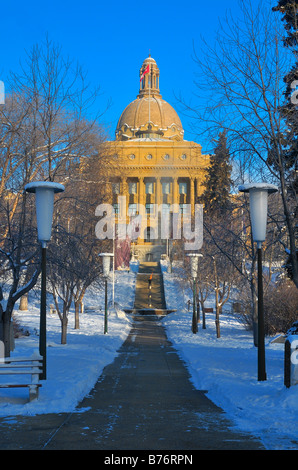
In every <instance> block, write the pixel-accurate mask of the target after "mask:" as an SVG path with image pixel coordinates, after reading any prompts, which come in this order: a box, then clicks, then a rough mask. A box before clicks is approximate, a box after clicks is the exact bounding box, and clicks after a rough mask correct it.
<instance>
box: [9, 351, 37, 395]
mask: <svg viewBox="0 0 298 470" xmlns="http://www.w3.org/2000/svg"><path fill="white" fill-rule="evenodd" d="M42 365H43V358H42V356H40V355H39V354H37V353H35V354H33V355H32V356H31V357H5V358H2V359H1V358H0V376H1V375H13V376H19V375H24V374H26V375H31V382H30V383H24V384H23V383H0V388H18V387H28V388H29V401H32V400H34V399H36V398H38V391H39V387H41V384H40V383H39V374H40V373H41V372H42Z"/></svg>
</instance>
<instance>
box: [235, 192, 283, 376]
mask: <svg viewBox="0 0 298 470" xmlns="http://www.w3.org/2000/svg"><path fill="white" fill-rule="evenodd" d="M277 190H278V188H277V186H275V185H273V184H267V183H250V184H245V185H242V186H239V191H241V192H246V193H249V203H250V221H251V229H252V237H253V240H254V242H256V243H257V258H258V380H259V381H264V380H266V379H267V377H266V362H265V328H264V305H263V269H262V242H264V241H265V239H266V226H267V208H268V194H270V193H275V192H276V191H277Z"/></svg>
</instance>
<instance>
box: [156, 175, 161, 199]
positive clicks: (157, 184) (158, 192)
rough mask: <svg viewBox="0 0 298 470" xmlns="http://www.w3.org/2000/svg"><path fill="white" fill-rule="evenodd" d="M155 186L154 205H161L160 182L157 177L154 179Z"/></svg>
mask: <svg viewBox="0 0 298 470" xmlns="http://www.w3.org/2000/svg"><path fill="white" fill-rule="evenodd" d="M155 184H156V193H155V204H158V205H159V204H161V197H160V196H161V181H160V177H159V176H157V177H156V178H155Z"/></svg>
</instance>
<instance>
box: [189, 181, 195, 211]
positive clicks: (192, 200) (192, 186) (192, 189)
mask: <svg viewBox="0 0 298 470" xmlns="http://www.w3.org/2000/svg"><path fill="white" fill-rule="evenodd" d="M190 204H191V213H194V209H195V179H194V178H190Z"/></svg>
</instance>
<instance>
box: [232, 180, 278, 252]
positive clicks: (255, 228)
mask: <svg viewBox="0 0 298 470" xmlns="http://www.w3.org/2000/svg"><path fill="white" fill-rule="evenodd" d="M277 190H278V188H277V186H275V185H274V184H268V183H250V184H245V185H242V186H239V191H241V192H246V193H247V192H248V193H249V203H250V220H251V228H252V237H253V240H254V241H255V242H258V243H262V242H264V241H265V240H266V227H267V209H268V194H270V193H275V192H276V191H277Z"/></svg>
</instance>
